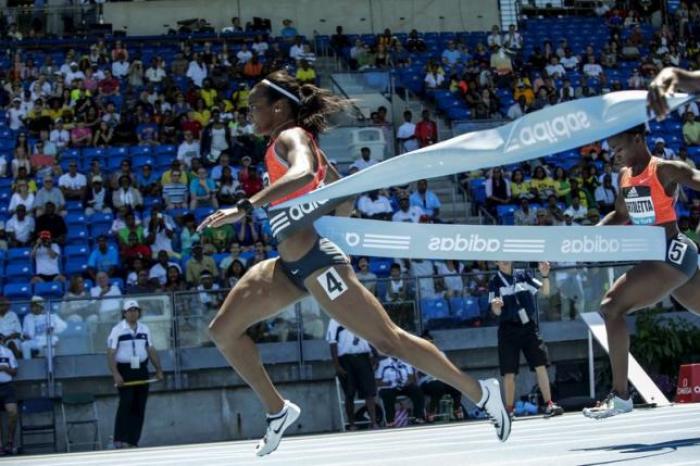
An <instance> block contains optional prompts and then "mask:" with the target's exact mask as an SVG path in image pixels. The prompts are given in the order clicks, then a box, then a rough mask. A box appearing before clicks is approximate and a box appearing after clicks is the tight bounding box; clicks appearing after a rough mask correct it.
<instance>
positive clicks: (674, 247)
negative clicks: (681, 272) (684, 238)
mask: <svg viewBox="0 0 700 466" xmlns="http://www.w3.org/2000/svg"><path fill="white" fill-rule="evenodd" d="M687 250H688V245H687V244H685V243H683V242H681V241H678V240H676V239H674V240H673V241H671V245H670V246H669V247H668V254H667V257H668V260H669V261H670V262H673V263H674V264H678V265H680V264H682V263H683V258H684V257H685V252H686V251H687Z"/></svg>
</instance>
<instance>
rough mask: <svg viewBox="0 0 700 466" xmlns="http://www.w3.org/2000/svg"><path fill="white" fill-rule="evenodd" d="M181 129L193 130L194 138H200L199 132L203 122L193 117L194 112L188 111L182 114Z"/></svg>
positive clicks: (185, 130)
mask: <svg viewBox="0 0 700 466" xmlns="http://www.w3.org/2000/svg"><path fill="white" fill-rule="evenodd" d="M180 129H182V132H183V133H185V132H187V131H189V132H191V133H192V136H194V139H199V132H200V131H202V124H201V123H200V122H198V121H197V120H194V119H193V118H192V112H188V113H186V114H184V115H182V121H181V122H180Z"/></svg>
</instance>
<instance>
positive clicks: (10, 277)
mask: <svg viewBox="0 0 700 466" xmlns="http://www.w3.org/2000/svg"><path fill="white" fill-rule="evenodd" d="M31 279H32V266H31V264H30V263H28V262H27V263H24V264H10V265H8V266H7V268H6V269H5V282H6V283H22V282H28V281H29V280H31Z"/></svg>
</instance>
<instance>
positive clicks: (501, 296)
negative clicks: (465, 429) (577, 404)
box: [489, 262, 563, 416]
mask: <svg viewBox="0 0 700 466" xmlns="http://www.w3.org/2000/svg"><path fill="white" fill-rule="evenodd" d="M496 265H497V266H498V273H496V275H494V277H493V278H492V279H491V282H490V283H489V302H490V303H491V311H492V312H493V313H494V315H496V316H497V317H498V361H499V365H500V368H501V375H502V376H503V385H504V391H505V397H506V409H507V410H508V412H509V413H511V415H512V413H513V404H514V399H515V376H516V375H517V373H518V368H519V367H520V353H521V352H522V353H523V354H524V355H525V359H526V360H527V363H528V365H529V366H530V370H534V371H535V373H536V374H537V384H538V385H539V387H540V391H541V392H542V398H544V403H545V406H544V414H545V415H546V416H556V415H559V414H563V410H562V409H561V407H559V405H557V404H555V403H553V402H552V394H551V390H550V386H549V375H548V374H547V366H548V365H549V357H548V354H547V347H546V346H545V344H544V341H543V340H542V337H541V336H540V334H539V327H538V323H537V322H538V319H537V312H538V309H537V302H536V301H535V300H536V299H537V298H536V294H537V292H538V291H539V290H540V289H541V290H542V294H543V295H545V296H548V295H549V263H548V262H540V263H539V264H538V268H539V272H540V277H541V279H542V281H540V280H538V279H536V278H534V277H533V276H531V275H530V274H529V273H527V272H514V271H513V263H512V262H496Z"/></svg>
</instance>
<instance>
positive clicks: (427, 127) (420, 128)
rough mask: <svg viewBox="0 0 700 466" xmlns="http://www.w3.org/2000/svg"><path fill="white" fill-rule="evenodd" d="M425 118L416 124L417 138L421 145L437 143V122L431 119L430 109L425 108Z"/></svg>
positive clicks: (423, 115)
mask: <svg viewBox="0 0 700 466" xmlns="http://www.w3.org/2000/svg"><path fill="white" fill-rule="evenodd" d="M422 117H423V119H422V120H421V121H419V122H418V123H417V124H416V139H417V140H418V143H419V144H420V146H421V147H425V146H429V145H431V144H435V143H436V142H437V139H438V133H437V124H436V123H435V122H434V121H432V120H431V119H430V111H428V110H423V113H422Z"/></svg>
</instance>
